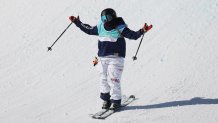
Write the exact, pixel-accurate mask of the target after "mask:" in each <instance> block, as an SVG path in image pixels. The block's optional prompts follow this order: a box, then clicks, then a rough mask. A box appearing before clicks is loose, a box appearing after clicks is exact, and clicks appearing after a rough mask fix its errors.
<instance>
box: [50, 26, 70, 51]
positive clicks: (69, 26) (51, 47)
mask: <svg viewBox="0 0 218 123" xmlns="http://www.w3.org/2000/svg"><path fill="white" fill-rule="evenodd" d="M72 23H73V22H71V23H70V24H69V25H68V26H67V28H66V29H65V30H64V31H63V32H62V33H61V35H60V36H59V37H58V38H57V39H56V40H55V42H54V43H53V44H52V45H51V46H50V47H48V51H51V50H52V47H53V46H54V44H55V43H56V42H57V41H58V40H59V38H60V37H61V36H62V35H63V34H64V33H65V32H66V31H67V29H68V28H69V27H70V25H71V24H72Z"/></svg>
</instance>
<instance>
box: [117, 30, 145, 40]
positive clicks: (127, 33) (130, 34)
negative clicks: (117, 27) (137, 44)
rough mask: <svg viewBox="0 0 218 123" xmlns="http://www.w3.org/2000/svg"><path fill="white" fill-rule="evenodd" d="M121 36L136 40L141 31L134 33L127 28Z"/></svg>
mask: <svg viewBox="0 0 218 123" xmlns="http://www.w3.org/2000/svg"><path fill="white" fill-rule="evenodd" d="M121 34H122V36H123V37H125V38H128V39H134V40H137V39H138V38H140V37H141V35H142V34H143V32H142V31H141V30H139V31H136V32H135V31H132V30H130V29H129V28H128V27H126V28H124V30H123V31H122V33H121Z"/></svg>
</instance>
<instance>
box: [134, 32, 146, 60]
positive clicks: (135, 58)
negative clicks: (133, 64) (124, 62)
mask: <svg viewBox="0 0 218 123" xmlns="http://www.w3.org/2000/svg"><path fill="white" fill-rule="evenodd" d="M144 35H145V33H143V35H142V38H141V41H140V43H139V46H138V49H137V51H136V54H135V56H133V57H132V59H133V61H134V60H137V57H136V56H137V54H138V51H139V48H140V46H141V43H142V40H143V38H144Z"/></svg>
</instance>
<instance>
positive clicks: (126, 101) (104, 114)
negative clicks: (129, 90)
mask: <svg viewBox="0 0 218 123" xmlns="http://www.w3.org/2000/svg"><path fill="white" fill-rule="evenodd" d="M134 100H135V96H134V95H131V96H129V97H127V98H125V99H123V101H122V103H121V108H120V109H118V110H116V111H114V110H108V109H102V110H101V111H99V112H97V113H95V114H94V115H92V118H94V119H105V118H107V117H109V116H110V115H112V114H114V113H115V112H118V111H121V110H122V109H123V108H124V107H126V106H127V105H129V104H130V103H131V102H133V101H134Z"/></svg>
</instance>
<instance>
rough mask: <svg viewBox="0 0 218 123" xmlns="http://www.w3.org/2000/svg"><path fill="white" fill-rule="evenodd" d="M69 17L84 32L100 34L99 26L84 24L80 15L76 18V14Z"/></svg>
mask: <svg viewBox="0 0 218 123" xmlns="http://www.w3.org/2000/svg"><path fill="white" fill-rule="evenodd" d="M69 19H70V20H71V21H72V22H73V23H75V25H76V26H77V27H79V28H80V29H81V30H82V31H83V32H85V33H86V34H89V35H98V28H97V26H94V27H92V26H90V25H89V24H84V23H82V22H81V21H80V19H79V16H78V17H77V18H76V17H74V16H70V17H69Z"/></svg>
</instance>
